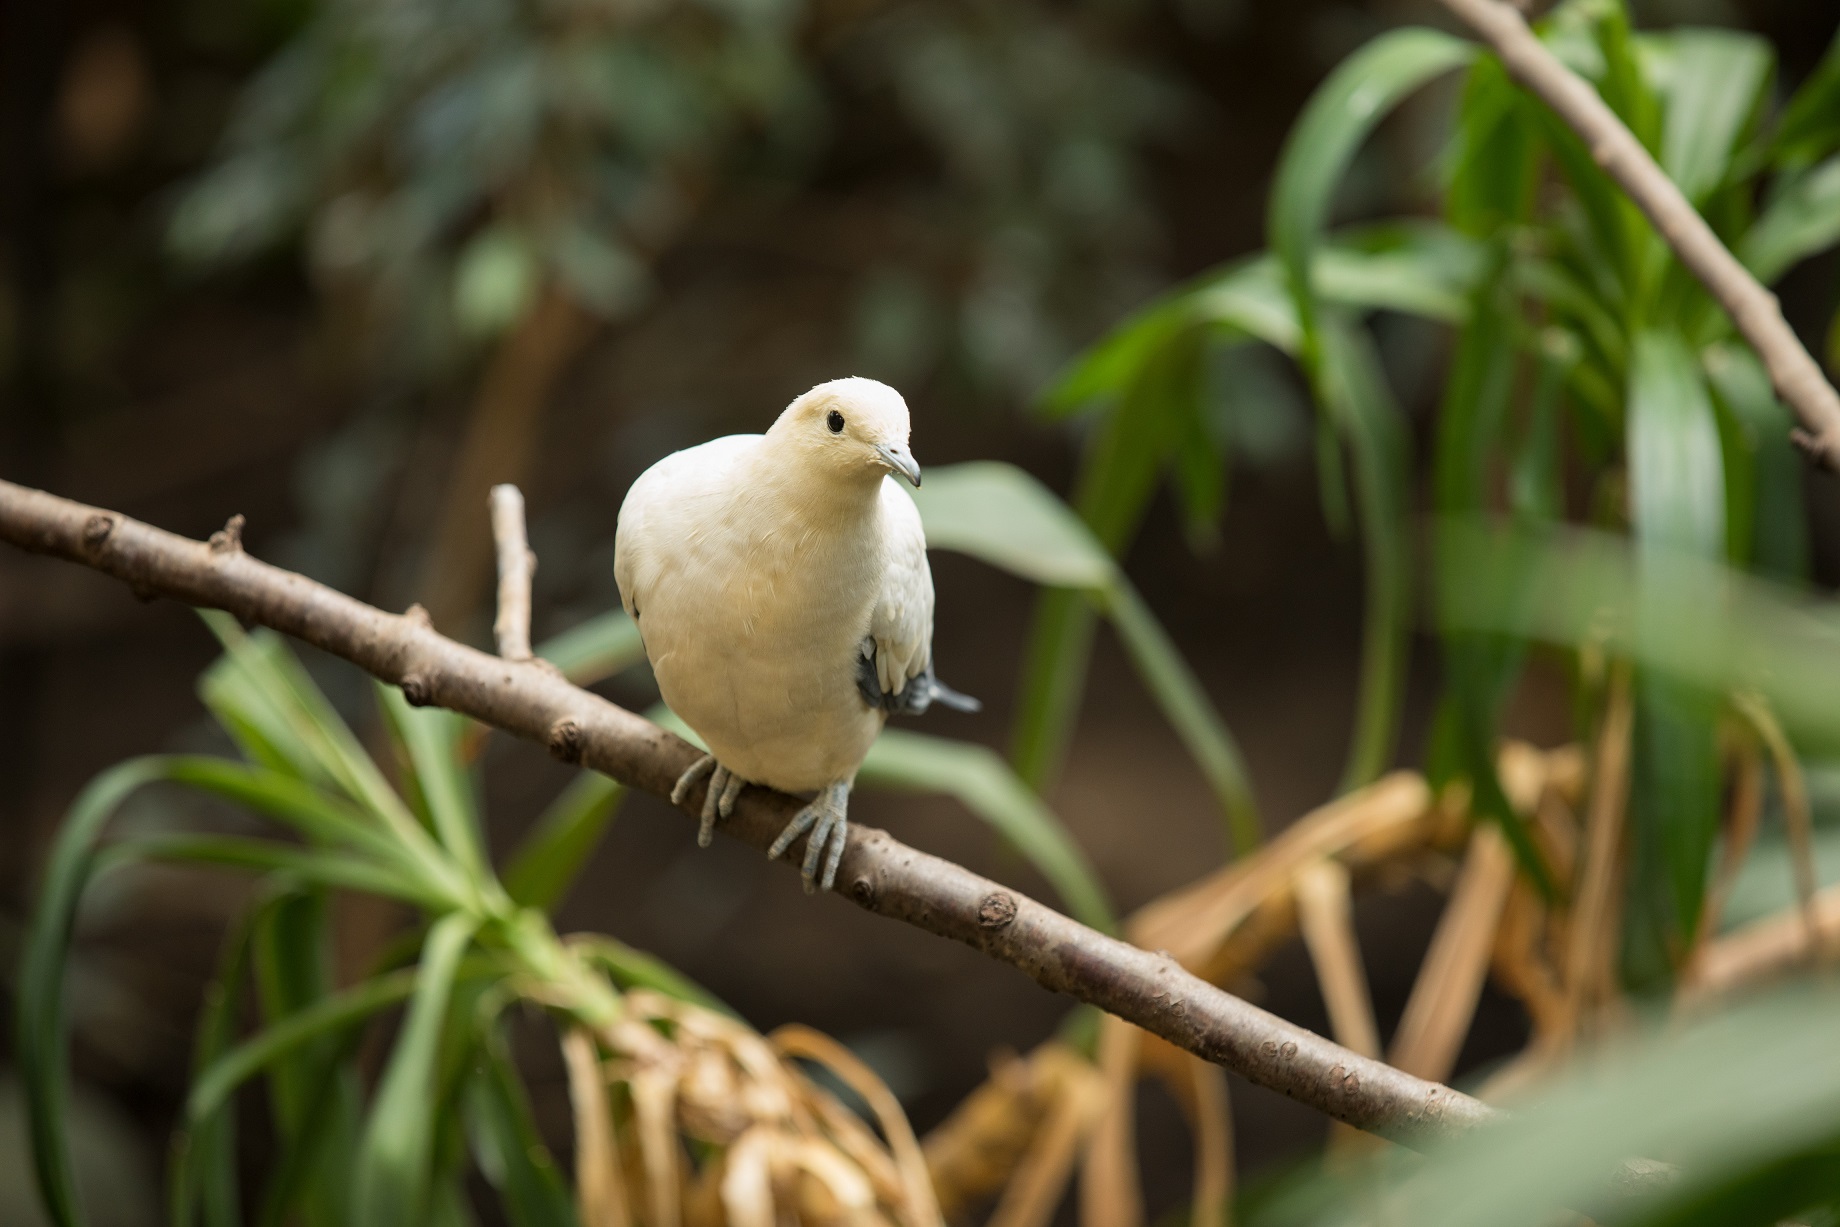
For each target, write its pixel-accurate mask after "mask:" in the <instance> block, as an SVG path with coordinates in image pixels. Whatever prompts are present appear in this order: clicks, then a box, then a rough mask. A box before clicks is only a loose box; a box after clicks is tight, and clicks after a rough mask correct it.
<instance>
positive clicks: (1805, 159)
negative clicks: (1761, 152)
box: [1772, 34, 1840, 166]
mask: <svg viewBox="0 0 1840 1227" xmlns="http://www.w3.org/2000/svg"><path fill="white" fill-rule="evenodd" d="M1772 148H1773V150H1774V152H1775V155H1776V159H1777V161H1778V162H1780V163H1784V164H1787V165H1790V166H1806V165H1808V164H1809V163H1810V162H1814V161H1817V160H1819V159H1821V158H1824V157H1826V156H1827V155H1828V154H1830V153H1832V152H1833V151H1834V150H1835V149H1836V148H1840V34H1835V35H1834V41H1833V43H1832V45H1830V46H1829V47H1828V49H1827V54H1826V55H1825V56H1824V57H1823V58H1822V60H1821V63H1820V66H1819V67H1817V68H1816V69H1815V71H1814V75H1813V76H1811V77H1809V78H1808V80H1807V81H1806V82H1804V83H1803V85H1802V87H1801V89H1799V90H1797V91H1796V94H1795V97H1793V98H1791V99H1790V100H1789V105H1788V107H1787V108H1786V109H1784V111H1783V116H1782V122H1781V123H1779V124H1778V125H1777V127H1776V136H1775V139H1774V141H1773V142H1772Z"/></svg>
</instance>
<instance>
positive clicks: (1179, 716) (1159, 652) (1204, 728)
mask: <svg viewBox="0 0 1840 1227" xmlns="http://www.w3.org/2000/svg"><path fill="white" fill-rule="evenodd" d="M1101 599H1102V600H1103V602H1104V605H1105V610H1106V612H1107V613H1108V614H1109V615H1110V616H1111V619H1112V623H1113V625H1115V626H1116V627H1117V628H1118V636H1119V638H1120V639H1122V640H1123V641H1124V645H1125V648H1126V650H1127V651H1129V652H1130V654H1131V659H1132V661H1133V662H1134V663H1135V664H1136V665H1137V673H1138V676H1139V677H1142V678H1143V679H1144V681H1145V683H1146V684H1147V685H1148V686H1149V687H1150V690H1151V693H1152V694H1154V695H1155V696H1156V699H1157V704H1158V706H1160V707H1161V708H1162V709H1163V714H1164V715H1166V716H1168V717H1169V721H1170V723H1171V724H1172V725H1174V726H1175V730H1176V734H1177V736H1179V737H1180V738H1181V739H1182V744H1183V745H1185V746H1187V747H1188V752H1189V754H1190V755H1191V756H1192V757H1193V758H1194V760H1195V761H1196V762H1197V763H1199V764H1200V766H1201V770H1202V772H1203V774H1205V775H1206V776H1207V781H1208V784H1209V786H1210V787H1212V788H1213V790H1214V795H1215V796H1216V797H1217V798H1219V800H1220V805H1221V809H1222V810H1223V811H1224V812H1225V814H1226V816H1227V836H1228V840H1229V842H1230V845H1231V850H1232V853H1233V854H1234V855H1236V856H1244V855H1246V854H1247V853H1249V852H1251V851H1252V850H1253V849H1255V848H1257V847H1258V846H1259V844H1260V842H1261V841H1262V840H1263V838H1264V833H1263V832H1262V831H1261V830H1260V829H1259V812H1258V804H1257V802H1256V801H1255V800H1254V799H1253V794H1252V781H1251V778H1250V776H1249V775H1248V774H1247V772H1246V762H1245V759H1244V757H1243V756H1242V755H1241V754H1240V750H1239V745H1238V743H1237V742H1235V741H1234V739H1233V734H1232V733H1230V732H1229V731H1228V730H1227V726H1226V722H1225V721H1223V720H1222V719H1221V718H1220V713H1219V712H1218V711H1217V710H1215V707H1214V703H1213V701H1212V700H1211V699H1209V698H1208V696H1207V692H1206V691H1204V690H1202V689H1201V683H1200V681H1199V680H1198V679H1197V678H1196V677H1195V675H1194V673H1193V672H1192V671H1191V670H1190V669H1189V667H1188V664H1187V662H1186V661H1184V660H1183V659H1182V655H1181V653H1180V652H1178V651H1177V650H1176V645H1175V644H1174V643H1172V642H1171V641H1170V638H1169V634H1168V632H1167V631H1165V630H1164V629H1163V627H1162V624H1161V623H1159V622H1158V621H1157V620H1156V617H1155V616H1154V615H1153V614H1152V613H1151V612H1150V610H1149V607H1147V606H1146V605H1145V604H1144V602H1143V598H1142V597H1140V596H1139V595H1138V594H1137V589H1135V588H1133V587H1132V586H1131V584H1130V583H1129V581H1127V580H1125V579H1124V577H1123V576H1120V577H1119V578H1118V579H1116V580H1114V581H1113V583H1112V585H1111V587H1110V588H1108V589H1107V590H1106V593H1105V595H1104V597H1102V598H1101Z"/></svg>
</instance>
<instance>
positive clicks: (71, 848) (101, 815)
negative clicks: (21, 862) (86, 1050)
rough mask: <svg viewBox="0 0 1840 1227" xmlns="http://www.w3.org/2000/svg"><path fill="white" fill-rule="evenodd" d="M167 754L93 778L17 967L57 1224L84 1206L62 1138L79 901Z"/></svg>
mask: <svg viewBox="0 0 1840 1227" xmlns="http://www.w3.org/2000/svg"><path fill="white" fill-rule="evenodd" d="M165 765H166V762H165V760H164V759H159V758H142V759H132V760H130V761H128V762H125V763H122V764H120V765H119V766H116V767H112V768H110V769H109V770H108V771H105V772H103V773H102V774H101V775H99V776H97V777H96V778H95V779H94V780H92V781H91V782H90V784H89V786H88V787H86V788H85V789H84V790H83V792H82V793H81V794H80V795H79V796H78V797H77V799H76V801H75V803H73V804H72V805H71V807H70V812H69V813H68V814H66V815H65V817H64V822H63V824H62V826H60V827H59V829H58V836H57V841H56V843H55V844H54V845H53V846H52V850H51V858H50V861H49V862H48V864H47V865H46V868H45V876H44V879H43V880H42V882H41V883H40V884H39V890H38V902H37V904H36V905H35V907H34V908H33V911H32V926H31V929H30V931H29V932H28V934H27V936H26V949H25V957H24V959H23V960H22V962H21V966H20V971H19V990H18V991H19V1005H18V1009H19V1013H18V1019H17V1026H18V1036H17V1039H16V1043H17V1045H18V1052H19V1068H20V1074H21V1077H22V1079H23V1082H24V1089H25V1095H26V1109H27V1113H28V1115H29V1117H30V1124H31V1132H32V1164H33V1171H34V1173H35V1175H36V1176H37V1179H38V1190H39V1196H40V1197H41V1198H42V1199H43V1200H44V1205H45V1209H46V1211H47V1213H49V1214H50V1216H51V1220H52V1222H53V1223H54V1224H56V1227H77V1225H78V1224H79V1223H81V1222H82V1212H81V1209H80V1208H79V1206H78V1203H77V1192H76V1183H75V1180H74V1178H73V1176H72V1174H71V1166H70V1150H69V1143H68V1140H67V1139H66V1137H65V1116H66V1111H67V1109H66V1103H67V1100H68V1092H67V1087H68V1080H69V1072H68V1069H67V1068H66V1065H65V1051H66V1046H67V1041H66V1036H65V1029H66V1025H67V1024H66V1018H65V1011H64V974H65V970H66V968H67V966H68V962H69V955H70V939H71V928H72V926H73V925H74V924H75V922H76V915H77V905H78V903H79V902H80V901H81V899H82V896H83V890H84V888H85V887H86V886H87V885H88V883H89V879H90V875H91V873H92V871H93V868H94V865H95V857H96V852H95V848H96V840H97V838H98V837H99V836H100V835H101V833H102V829H103V827H104V826H105V825H106V824H107V823H108V821H109V819H110V818H112V817H113V816H114V814H115V811H116V809H117V808H118V807H119V806H120V805H121V803H122V802H123V801H124V800H125V799H126V798H127V797H128V796H129V795H130V794H131V793H133V792H134V791H135V790H136V789H138V788H140V787H142V786H143V785H145V784H147V783H149V782H151V781H153V780H156V779H158V778H160V775H161V773H162V771H163V769H164V767H165Z"/></svg>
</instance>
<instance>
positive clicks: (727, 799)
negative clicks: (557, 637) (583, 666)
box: [613, 379, 978, 890]
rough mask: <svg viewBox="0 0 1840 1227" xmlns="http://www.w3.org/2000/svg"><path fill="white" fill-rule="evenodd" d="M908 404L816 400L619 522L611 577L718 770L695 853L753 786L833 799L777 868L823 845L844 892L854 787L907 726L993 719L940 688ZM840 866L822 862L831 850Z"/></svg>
mask: <svg viewBox="0 0 1840 1227" xmlns="http://www.w3.org/2000/svg"><path fill="white" fill-rule="evenodd" d="M895 475H899V476H901V477H904V478H906V479H907V480H908V481H909V482H911V483H913V485H914V486H916V487H918V486H919V485H920V466H919V465H918V464H916V463H915V462H914V457H913V453H912V452H911V451H910V450H909V449H908V417H907V403H906V402H905V401H903V400H902V399H901V394H900V393H898V392H896V391H895V390H894V389H893V388H891V387H889V386H888V385H886V384H883V383H877V382H876V381H875V380H873V379H837V380H833V381H831V382H830V383H823V384H819V385H818V386H817V387H815V388H813V389H812V390H811V391H809V392H807V393H805V394H804V395H803V396H801V397H799V398H798V399H797V400H795V401H793V402H792V404H790V405H789V406H787V408H786V411H785V412H784V413H782V414H780V415H779V420H778V421H776V422H774V423H773V426H772V428H771V429H770V430H768V431H767V433H766V434H764V435H729V436H728V437H726V438H721V439H715V440H712V441H711V442H708V443H704V444H702V445H701V446H698V447H692V448H688V449H686V450H684V451H681V452H676V453H674V454H672V455H670V456H666V457H665V458H664V459H663V460H660V461H659V462H658V463H657V464H654V465H653V466H652V467H651V468H649V469H647V470H646V471H645V472H644V473H643V474H641V475H640V477H639V480H638V481H636V482H634V483H633V487H632V489H631V490H630V491H629V492H628V493H627V495H626V501H625V503H624V504H622V505H621V507H620V519H619V528H618V530H617V532H616V534H615V539H614V562H613V568H614V576H615V578H616V579H617V580H618V581H619V585H620V601H621V603H622V604H623V605H624V606H625V607H626V612H627V613H629V614H631V615H632V617H633V620H634V621H635V622H637V623H638V626H639V634H640V637H641V639H643V641H644V643H645V654H646V657H647V658H648V659H649V660H650V661H651V663H652V672H653V673H654V674H655V675H656V677H657V679H658V689H659V690H660V691H661V692H662V693H663V695H664V701H665V703H666V704H667V705H669V707H670V708H671V710H672V711H674V712H676V713H677V715H678V716H679V717H681V718H682V719H683V721H684V723H686V724H688V725H689V726H690V727H691V728H692V729H694V730H696V733H697V735H698V736H699V737H701V738H702V739H703V742H704V744H705V745H707V746H708V747H709V750H710V753H708V754H706V755H704V756H703V757H702V758H701V759H699V760H698V761H697V762H696V763H695V764H693V765H692V766H691V767H690V769H689V770H688V771H686V772H684V774H683V776H682V778H680V779H679V780H678V781H677V786H676V788H674V789H673V790H672V792H671V799H672V801H673V802H679V803H681V802H682V800H683V798H684V796H685V794H686V793H688V791H689V790H690V789H691V788H692V787H694V786H695V784H696V782H697V781H698V780H700V779H702V778H703V777H704V776H706V775H707V776H709V777H710V780H709V791H708V793H707V795H706V796H705V798H704V801H703V815H702V818H703V821H702V827H701V829H700V830H699V832H698V835H697V840H698V842H699V843H701V844H703V845H704V846H708V843H709V839H710V835H711V832H712V831H713V830H714V827H715V823H716V819H717V818H718V817H722V818H726V817H728V815H729V814H730V812H731V811H732V809H733V807H734V804H735V797H736V796H737V794H739V793H740V791H741V789H742V788H743V787H744V786H745V785H747V784H761V785H765V786H766V787H769V788H776V789H779V790H781V791H783V792H791V793H810V792H815V793H816V794H817V795H816V798H815V799H814V800H813V801H812V802H811V803H810V804H809V805H807V806H806V807H805V808H804V809H803V810H801V811H799V813H798V815H797V816H796V817H795V818H793V820H792V821H791V822H790V823H789V824H787V827H786V829H785V831H784V832H783V833H782V834H781V835H780V837H779V838H778V840H776V841H775V842H774V844H773V847H772V850H771V851H770V852H768V855H769V856H774V857H777V856H779V855H780V854H781V853H782V852H784V851H785V850H786V849H787V848H788V847H790V846H791V844H792V842H793V841H794V840H796V839H797V838H798V837H799V835H800V834H801V833H803V832H805V831H807V830H811V839H810V840H809V842H808V843H807V845H806V851H805V864H804V874H805V885H806V889H808V890H809V889H811V888H812V884H813V880H814V879H815V878H816V877H817V875H818V869H819V866H820V863H821V862H822V865H823V885H824V887H825V889H827V890H828V889H830V888H831V886H832V885H834V884H835V882H836V878H837V863H838V861H840V860H841V859H842V857H843V848H844V837H845V834H846V832H847V830H848V807H849V796H850V787H851V785H852V784H853V783H854V782H855V779H856V770H857V768H858V767H860V766H861V765H862V760H863V756H864V755H865V754H867V753H868V751H869V745H870V743H871V742H873V741H874V740H875V737H876V734H878V733H879V732H881V729H882V724H883V723H884V722H885V721H886V720H887V718H888V716H889V715H890V714H891V713H899V714H918V713H920V712H923V711H925V710H926V709H927V707H928V706H929V705H931V704H932V703H934V702H939V703H941V704H943V705H945V706H948V707H955V708H958V709H960V710H963V711H974V710H976V709H977V706H978V705H977V702H976V700H974V699H970V698H967V697H966V696H964V695H961V694H958V693H957V692H956V691H953V690H951V689H949V688H947V687H945V686H943V685H941V684H940V683H939V682H938V681H937V680H936V679H935V678H934V676H933V660H932V656H933V575H932V571H931V570H930V569H928V567H927V561H926V534H925V531H924V530H923V529H922V527H921V524H920V512H919V510H918V509H917V508H916V507H915V506H914V502H913V500H912V499H911V498H909V497H908V496H907V494H906V492H905V491H903V490H902V489H901V488H900V487H899V486H898V485H897V484H896V483H895V481H894V476H895ZM827 847H828V849H829V857H828V859H825V857H824V853H825V849H826V848H827Z"/></svg>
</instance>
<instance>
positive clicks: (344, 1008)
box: [185, 968, 417, 1121]
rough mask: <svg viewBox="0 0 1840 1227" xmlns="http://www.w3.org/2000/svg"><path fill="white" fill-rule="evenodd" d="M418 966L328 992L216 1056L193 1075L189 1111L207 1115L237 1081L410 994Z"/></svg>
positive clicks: (193, 1116) (198, 1117) (193, 1117)
mask: <svg viewBox="0 0 1840 1227" xmlns="http://www.w3.org/2000/svg"><path fill="white" fill-rule="evenodd" d="M416 975H417V973H416V971H415V969H413V968H410V969H406V970H403V971H395V972H389V973H387V974H385V975H381V976H375V977H373V978H371V979H369V980H364V981H361V982H360V983H358V984H354V985H353V986H352V987H350V988H347V989H341V990H340V991H339V992H337V993H334V994H332V995H330V996H327V997H322V998H321V999H319V1000H318V1001H316V1002H314V1003H313V1004H312V1005H311V1006H309V1007H307V1008H306V1009H303V1010H298V1011H295V1012H294V1013H292V1014H289V1015H288V1016H287V1017H286V1018H284V1019H282V1020H280V1021H278V1022H276V1023H273V1024H272V1025H270V1026H268V1027H267V1028H265V1029H263V1030H262V1031H260V1032H258V1033H257V1034H256V1035H254V1036H251V1037H250V1038H249V1039H247V1040H245V1041H243V1042H242V1043H241V1044H239V1045H237V1046H236V1047H235V1048H232V1049H230V1050H229V1051H227V1052H224V1053H222V1054H221V1055H219V1056H217V1057H215V1058H214V1059H213V1060H212V1061H211V1062H210V1064H209V1065H207V1066H205V1067H204V1068H203V1069H202V1070H201V1071H200V1072H199V1073H198V1075H197V1076H196V1077H195V1078H194V1079H193V1081H192V1089H191V1091H190V1093H189V1094H188V1095H187V1096H186V1101H185V1113H186V1119H187V1120H190V1121H202V1120H204V1119H206V1118H208V1117H209V1116H211V1115H212V1114H213V1113H215V1112H217V1111H218V1110H219V1109H221V1108H222V1107H223V1106H224V1104H226V1103H227V1102H229V1099H230V1096H231V1095H232V1094H234V1093H235V1091H236V1089H237V1087H239V1086H241V1085H242V1084H243V1083H244V1082H247V1081H248V1080H249V1079H250V1078H253V1077H254V1076H255V1075H257V1074H259V1073H261V1072H262V1071H264V1070H266V1069H267V1068H269V1066H270V1065H272V1064H274V1063H275V1062H276V1061H279V1060H281V1059H282V1058H284V1057H286V1056H288V1055H290V1054H292V1053H294V1052H295V1051H297V1050H298V1049H301V1048H303V1047H306V1046H308V1045H310V1044H312V1043H313V1042H314V1041H316V1040H319V1039H323V1038H327V1037H338V1036H341V1035H343V1034H344V1033H346V1032H347V1031H348V1030H349V1029H350V1028H352V1027H353V1026H355V1025H356V1024H358V1023H361V1022H363V1021H364V1020H365V1019H367V1018H369V1017H370V1016H371V1015H373V1014H375V1013H377V1012H378V1011H379V1010H383V1009H387V1008H388V1007H390V1006H392V1005H396V1004H398V1003H400V1002H403V1001H406V1000H408V998H409V996H410V994H411V993H413V992H414V991H415V986H416Z"/></svg>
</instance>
